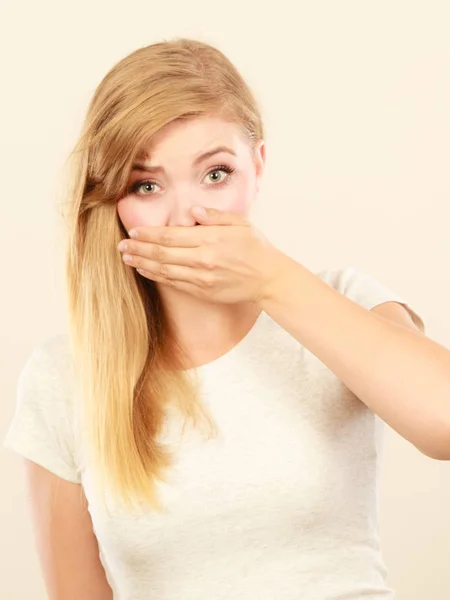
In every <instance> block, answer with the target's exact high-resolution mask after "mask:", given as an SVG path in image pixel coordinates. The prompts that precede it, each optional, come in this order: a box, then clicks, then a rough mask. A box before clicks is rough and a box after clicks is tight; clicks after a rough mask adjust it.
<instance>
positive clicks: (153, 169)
mask: <svg viewBox="0 0 450 600" xmlns="http://www.w3.org/2000/svg"><path fill="white" fill-rule="evenodd" d="M222 152H225V153H226V154H231V155H232V156H236V152H234V150H231V148H228V147H227V146H217V148H213V149H212V150H208V151H207V152H203V154H200V156H197V158H196V159H195V160H194V165H195V166H197V165H199V164H200V163H202V162H203V161H204V160H207V159H208V158H211V157H212V156H214V155H215V154H220V153H222ZM132 171H145V172H146V173H159V172H161V171H164V169H163V167H160V166H150V165H145V164H144V163H135V164H134V165H133V166H132Z"/></svg>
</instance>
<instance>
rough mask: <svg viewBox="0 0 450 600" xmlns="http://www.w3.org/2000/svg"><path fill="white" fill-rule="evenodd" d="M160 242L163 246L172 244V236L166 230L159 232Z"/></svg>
mask: <svg viewBox="0 0 450 600" xmlns="http://www.w3.org/2000/svg"><path fill="white" fill-rule="evenodd" d="M160 242H161V244H162V245H163V246H170V245H171V244H172V236H171V234H170V233H169V232H168V231H163V232H162V233H161V237H160Z"/></svg>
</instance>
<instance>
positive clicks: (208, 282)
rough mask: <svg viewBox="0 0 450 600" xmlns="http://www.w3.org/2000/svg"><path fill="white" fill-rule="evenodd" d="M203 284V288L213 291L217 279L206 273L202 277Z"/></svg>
mask: <svg viewBox="0 0 450 600" xmlns="http://www.w3.org/2000/svg"><path fill="white" fill-rule="evenodd" d="M200 280H201V284H202V286H203V287H205V288H208V289H211V288H212V287H214V283H215V279H214V276H213V274H212V273H204V274H202V276H201V279H200Z"/></svg>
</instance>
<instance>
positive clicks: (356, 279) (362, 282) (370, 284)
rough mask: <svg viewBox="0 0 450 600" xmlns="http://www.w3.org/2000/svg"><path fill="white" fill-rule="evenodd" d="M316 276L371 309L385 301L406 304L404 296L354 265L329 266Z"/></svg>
mask: <svg viewBox="0 0 450 600" xmlns="http://www.w3.org/2000/svg"><path fill="white" fill-rule="evenodd" d="M316 276H317V277H318V278H319V279H321V280H322V281H324V282H325V283H327V284H328V285H330V286H331V287H332V288H334V289H335V290H336V291H338V292H339V293H341V294H343V295H344V296H346V297H347V298H350V300H353V301H354V302H356V303H358V304H360V305H361V306H363V307H364V308H367V309H369V310H371V309H372V308H374V307H375V306H377V305H378V304H382V303H384V302H399V303H400V304H406V302H405V300H404V298H403V297H402V296H400V295H399V294H398V293H397V292H396V291H394V290H392V289H391V288H390V287H388V286H387V285H386V283H384V281H381V280H380V279H378V278H375V277H373V276H372V275H370V274H369V273H367V272H366V271H364V270H362V269H360V268H356V267H353V266H346V267H329V268H326V269H323V270H321V271H319V272H318V273H316Z"/></svg>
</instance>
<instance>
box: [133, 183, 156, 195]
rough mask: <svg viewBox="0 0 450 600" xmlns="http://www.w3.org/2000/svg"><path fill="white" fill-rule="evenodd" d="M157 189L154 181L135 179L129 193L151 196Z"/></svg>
mask: <svg viewBox="0 0 450 600" xmlns="http://www.w3.org/2000/svg"><path fill="white" fill-rule="evenodd" d="M157 191H158V185H157V184H156V183H155V182H154V181H137V182H136V183H134V184H133V185H132V186H131V188H130V190H129V193H131V194H138V195H139V196H152V195H153V194H155V193H156V192H157Z"/></svg>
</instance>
